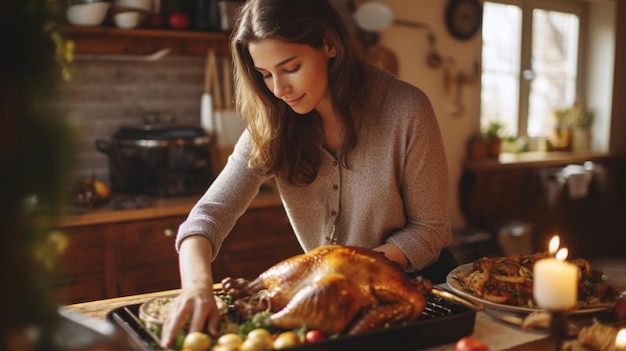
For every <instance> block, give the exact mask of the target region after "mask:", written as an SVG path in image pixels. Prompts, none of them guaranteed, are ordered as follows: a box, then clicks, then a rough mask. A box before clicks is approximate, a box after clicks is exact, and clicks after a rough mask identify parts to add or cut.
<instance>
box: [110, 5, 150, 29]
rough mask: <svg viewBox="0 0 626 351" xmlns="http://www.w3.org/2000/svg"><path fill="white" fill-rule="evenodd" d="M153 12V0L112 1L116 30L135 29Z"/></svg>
mask: <svg viewBox="0 0 626 351" xmlns="http://www.w3.org/2000/svg"><path fill="white" fill-rule="evenodd" d="M153 11H154V3H153V0H113V22H114V23H115V26H117V27H118V28H123V29H132V28H137V27H139V26H141V25H142V24H143V23H144V22H145V20H146V19H147V17H148V15H149V14H150V13H151V12H153Z"/></svg>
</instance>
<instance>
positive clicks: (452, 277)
mask: <svg viewBox="0 0 626 351" xmlns="http://www.w3.org/2000/svg"><path fill="white" fill-rule="evenodd" d="M472 268H473V263H467V264H463V265H460V266H458V267H456V268H455V269H453V270H452V271H451V272H450V273H448V275H447V276H446V283H447V284H448V286H449V287H450V289H451V290H452V291H454V292H455V293H456V294H458V295H460V296H463V297H464V298H466V299H470V300H473V301H478V302H480V303H482V304H483V305H484V306H485V307H491V308H494V309H498V310H501V311H506V312H514V313H522V314H528V313H532V312H537V311H541V309H538V308H528V307H519V306H511V305H505V304H501V303H496V302H491V301H488V300H485V299H483V298H480V297H477V296H474V295H472V294H471V293H469V292H466V291H464V290H463V285H462V284H461V281H463V278H465V277H467V276H468V275H469V274H470V273H472ZM612 306H613V304H602V305H600V306H597V307H594V306H588V307H585V308H581V309H578V310H576V311H575V312H574V313H575V314H581V313H595V312H599V311H604V310H606V309H608V308H611V307H612Z"/></svg>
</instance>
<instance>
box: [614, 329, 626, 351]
mask: <svg viewBox="0 0 626 351" xmlns="http://www.w3.org/2000/svg"><path fill="white" fill-rule="evenodd" d="M615 350H618V351H623V350H626V328H623V329H621V330H620V331H619V332H617V337H616V338H615Z"/></svg>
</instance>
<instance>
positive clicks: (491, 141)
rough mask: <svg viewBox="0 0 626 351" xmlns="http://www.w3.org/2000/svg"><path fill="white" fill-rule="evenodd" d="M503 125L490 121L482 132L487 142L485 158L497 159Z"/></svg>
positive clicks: (500, 146) (500, 147) (500, 148)
mask: <svg viewBox="0 0 626 351" xmlns="http://www.w3.org/2000/svg"><path fill="white" fill-rule="evenodd" d="M503 130H504V123H502V122H499V121H491V122H489V124H487V127H486V128H485V130H484V131H483V135H484V138H485V140H486V142H487V156H488V157H495V158H497V157H498V156H500V151H501V150H502V131H503Z"/></svg>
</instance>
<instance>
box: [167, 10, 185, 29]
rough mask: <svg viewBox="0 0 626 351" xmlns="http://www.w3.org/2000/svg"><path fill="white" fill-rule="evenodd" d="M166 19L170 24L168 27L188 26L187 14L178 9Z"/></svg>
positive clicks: (179, 27)
mask: <svg viewBox="0 0 626 351" xmlns="http://www.w3.org/2000/svg"><path fill="white" fill-rule="evenodd" d="M167 20H168V23H169V25H170V28H174V29H186V28H189V16H187V15H186V14H184V13H182V12H180V11H175V12H173V13H172V14H171V15H170V16H169V18H168V19H167Z"/></svg>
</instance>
